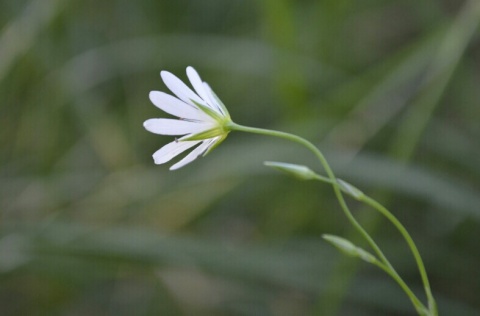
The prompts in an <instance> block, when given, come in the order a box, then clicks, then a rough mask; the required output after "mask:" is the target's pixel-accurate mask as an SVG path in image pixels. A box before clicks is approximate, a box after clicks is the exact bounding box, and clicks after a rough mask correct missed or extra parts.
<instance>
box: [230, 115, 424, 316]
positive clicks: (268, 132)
mask: <svg viewBox="0 0 480 316" xmlns="http://www.w3.org/2000/svg"><path fill="white" fill-rule="evenodd" d="M227 127H228V128H229V129H230V130H236V131H242V132H248V133H254V134H261V135H267V136H274V137H279V138H283V139H286V140H290V141H293V142H296V143H298V144H301V145H303V146H305V147H306V148H307V149H309V150H310V151H311V152H312V153H313V154H314V155H315V156H316V157H317V158H318V160H319V161H320V163H321V165H322V166H323V168H324V169H325V172H326V173H327V175H328V178H329V179H330V180H331V183H332V186H333V190H334V192H335V196H336V197H337V200H338V202H339V203H340V206H341V208H342V210H343V212H344V214H345V215H346V217H347V218H348V220H349V221H350V223H351V224H352V225H353V226H354V227H355V229H356V230H357V231H358V232H359V233H360V234H361V235H362V237H363V238H365V240H366V241H367V242H368V244H369V245H370V246H371V247H372V249H373V250H374V251H375V253H376V254H377V255H378V257H379V258H380V260H381V263H382V269H383V268H385V269H386V270H385V271H387V270H388V274H389V275H390V276H392V277H393V279H394V280H395V281H396V282H397V283H398V284H399V285H400V287H402V289H403V290H404V291H405V293H406V294H407V295H408V297H409V298H410V300H411V301H412V304H413V305H414V306H415V308H416V310H417V311H418V312H419V313H423V312H421V311H424V310H426V308H425V307H424V305H423V304H422V303H421V302H420V300H419V299H418V298H417V297H416V296H415V294H414V293H413V292H412V291H411V290H410V288H409V287H408V286H407V285H406V284H405V282H404V281H403V279H402V278H401V277H400V276H399V274H398V273H397V272H396V271H395V269H394V268H393V266H392V265H391V264H390V262H389V261H388V259H387V258H386V257H385V255H384V254H383V252H382V250H381V249H380V248H379V247H378V245H377V244H376V243H375V241H374V240H373V238H372V237H371V236H370V235H369V234H368V232H367V231H365V229H363V227H362V226H361V225H360V223H358V221H357V220H356V219H355V217H354V216H353V214H352V213H351V211H350V209H349V208H348V206H347V203H346V202H345V199H344V198H343V195H342V193H341V191H340V188H339V186H338V183H337V179H336V177H335V175H334V173H333V171H332V169H331V168H330V165H329V164H328V162H327V160H326V159H325V156H323V154H322V153H321V152H320V150H318V148H317V147H316V146H315V145H313V144H312V143H311V142H309V141H308V140H306V139H304V138H301V137H299V136H297V135H294V134H290V133H285V132H280V131H274V130H268V129H263V128H256V127H248V126H242V125H239V124H236V123H233V122H231V123H229V124H228V126H227Z"/></svg>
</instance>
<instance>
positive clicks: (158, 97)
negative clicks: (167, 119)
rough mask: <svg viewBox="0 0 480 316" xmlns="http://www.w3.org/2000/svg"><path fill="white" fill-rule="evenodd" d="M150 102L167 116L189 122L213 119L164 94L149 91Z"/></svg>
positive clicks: (211, 120)
mask: <svg viewBox="0 0 480 316" xmlns="http://www.w3.org/2000/svg"><path fill="white" fill-rule="evenodd" d="M150 101H152V103H153V104H155V106H157V107H158V108H159V109H161V110H163V111H165V112H167V113H168V114H171V115H175V116H178V117H180V118H184V119H189V120H197V121H210V122H213V119H212V118H211V117H210V116H208V115H206V114H205V113H203V111H201V110H199V109H197V108H194V107H193V106H191V105H189V104H187V103H185V102H183V101H181V100H179V99H177V98H175V97H174V96H171V95H169V94H166V93H164V92H161V91H151V92H150Z"/></svg>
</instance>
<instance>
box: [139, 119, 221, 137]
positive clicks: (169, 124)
mask: <svg viewBox="0 0 480 316" xmlns="http://www.w3.org/2000/svg"><path fill="white" fill-rule="evenodd" d="M143 126H144V127H145V129H146V130H147V131H149V132H152V133H154V134H160V135H186V134H196V133H201V132H205V131H207V130H209V129H213V128H215V127H216V124H215V123H214V122H189V121H182V120H172V119H162V118H159V119H149V120H146V121H145V122H144V123H143Z"/></svg>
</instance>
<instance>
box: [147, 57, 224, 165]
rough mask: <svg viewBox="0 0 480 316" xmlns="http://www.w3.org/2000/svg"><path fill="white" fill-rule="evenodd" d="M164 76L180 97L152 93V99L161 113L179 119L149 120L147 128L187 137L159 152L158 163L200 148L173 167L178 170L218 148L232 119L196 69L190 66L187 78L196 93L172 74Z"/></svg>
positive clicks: (166, 72)
mask: <svg viewBox="0 0 480 316" xmlns="http://www.w3.org/2000/svg"><path fill="white" fill-rule="evenodd" d="M160 75H161V77H162V79H163V82H164V83H165V85H166V86H167V87H168V88H169V89H170V91H172V92H173V93H174V94H175V95H176V96H177V97H174V96H171V95H169V94H166V93H164V92H161V91H151V92H150V100H151V101H152V103H153V104H155V106H157V107H158V108H160V109H161V110H163V111H165V112H167V113H168V114H171V115H174V116H177V117H178V118H179V119H166V118H155V119H149V120H146V121H145V122H144V123H143V126H144V127H145V128H146V129H147V130H148V131H150V132H152V133H155V134H160V135H176V136H183V137H180V138H175V141H173V142H171V143H169V144H167V145H165V146H163V147H162V148H160V149H159V150H157V151H156V152H155V153H154V154H153V159H154V161H155V163H156V164H162V163H166V162H168V161H170V160H171V159H173V158H174V157H176V156H178V155H179V154H181V153H183V152H184V151H186V150H188V149H190V148H192V147H194V146H197V145H198V146H197V147H196V148H195V149H193V150H192V151H191V152H190V153H189V154H188V155H186V156H185V157H184V158H183V159H182V160H180V161H179V162H177V163H176V164H174V165H173V166H171V167H170V170H175V169H179V168H181V167H183V166H185V165H186V164H188V163H190V162H192V161H194V160H195V159H196V158H197V157H199V156H201V155H203V156H204V155H206V154H207V153H209V152H210V151H211V150H212V149H213V148H215V147H216V146H218V145H219V144H220V142H222V141H223V140H224V139H225V138H226V137H227V134H228V132H229V131H230V129H229V127H228V124H229V123H230V122H231V119H230V115H229V114H228V111H227V109H226V108H225V105H224V104H223V103H222V101H220V99H219V98H218V97H217V96H216V95H215V93H214V92H213V90H212V89H211V88H210V86H209V85H208V84H207V83H206V82H203V81H202V80H201V79H200V76H199V75H198V73H197V72H196V71H195V69H193V68H192V67H187V76H188V79H189V80H190V83H191V84H192V86H193V88H194V89H195V92H196V93H195V92H193V91H192V90H191V89H190V88H189V87H188V86H187V85H185V84H184V83H183V82H182V81H181V80H180V79H178V78H177V77H176V76H175V75H173V74H171V73H170V72H168V71H162V72H161V73H160Z"/></svg>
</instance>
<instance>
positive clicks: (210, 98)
mask: <svg viewBox="0 0 480 316" xmlns="http://www.w3.org/2000/svg"><path fill="white" fill-rule="evenodd" d="M203 87H204V89H205V91H206V94H207V100H208V102H209V103H210V104H212V105H213V106H214V107H216V108H217V109H218V111H217V112H219V113H220V114H222V115H223V116H227V115H228V112H227V113H225V111H226V108H224V107H222V106H221V105H220V104H218V101H217V98H216V97H215V96H214V95H213V94H214V92H213V90H212V88H210V86H209V85H208V83H206V82H204V83H203Z"/></svg>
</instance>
